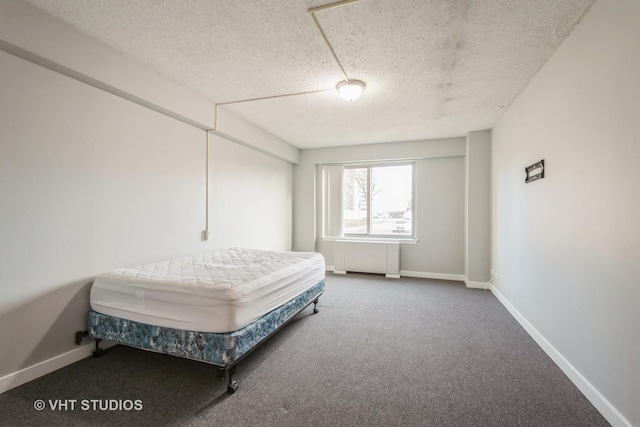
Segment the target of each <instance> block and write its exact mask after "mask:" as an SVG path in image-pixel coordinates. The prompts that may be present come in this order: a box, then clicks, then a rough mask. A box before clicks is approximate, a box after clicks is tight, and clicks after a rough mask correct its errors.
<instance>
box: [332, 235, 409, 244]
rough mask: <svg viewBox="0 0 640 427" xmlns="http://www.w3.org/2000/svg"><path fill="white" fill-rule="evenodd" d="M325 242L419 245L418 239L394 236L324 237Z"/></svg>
mask: <svg viewBox="0 0 640 427" xmlns="http://www.w3.org/2000/svg"><path fill="white" fill-rule="evenodd" d="M322 241H323V242H380V243H388V242H392V243H400V244H401V245H417V244H418V239H415V238H407V239H398V238H394V237H355V236H354V237H327V236H325V237H322Z"/></svg>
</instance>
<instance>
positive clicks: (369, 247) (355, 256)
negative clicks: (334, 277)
mask: <svg viewBox="0 0 640 427" xmlns="http://www.w3.org/2000/svg"><path fill="white" fill-rule="evenodd" d="M333 256H334V258H333V260H334V261H333V262H334V266H333V272H334V273H337V274H346V273H347V271H353V272H360V273H379V274H384V275H385V276H387V277H391V278H396V279H397V278H399V277H400V243H398V242H346V241H342V242H340V241H337V242H334V254H333Z"/></svg>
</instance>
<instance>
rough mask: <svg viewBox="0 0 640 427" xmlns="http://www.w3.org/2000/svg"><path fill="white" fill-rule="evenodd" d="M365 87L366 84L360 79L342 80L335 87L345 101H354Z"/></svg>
mask: <svg viewBox="0 0 640 427" xmlns="http://www.w3.org/2000/svg"><path fill="white" fill-rule="evenodd" d="M365 87H367V86H366V85H365V84H364V82H362V81H360V80H344V81H341V82H340V83H338V85H337V86H336V89H338V92H340V96H342V97H343V98H344V99H346V100H347V101H355V100H356V99H358V98H360V95H362V91H363V90H364V88H365Z"/></svg>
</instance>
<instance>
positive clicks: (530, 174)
mask: <svg viewBox="0 0 640 427" xmlns="http://www.w3.org/2000/svg"><path fill="white" fill-rule="evenodd" d="M524 171H525V172H526V174H527V175H526V178H525V179H524V183H525V184H528V183H530V182H533V181H537V180H539V179H542V178H544V159H542V160H540V161H539V162H536V163H534V164H532V165H529V166H527V167H526V168H524Z"/></svg>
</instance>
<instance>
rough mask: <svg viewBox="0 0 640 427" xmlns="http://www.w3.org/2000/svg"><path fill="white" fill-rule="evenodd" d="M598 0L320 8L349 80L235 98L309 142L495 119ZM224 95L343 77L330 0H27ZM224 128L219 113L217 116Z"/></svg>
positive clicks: (449, 132) (206, 91)
mask: <svg viewBox="0 0 640 427" xmlns="http://www.w3.org/2000/svg"><path fill="white" fill-rule="evenodd" d="M593 1H594V0H360V1H359V2H357V3H352V4H349V5H346V6H343V7H339V8H334V9H329V10H322V11H319V12H317V13H316V17H317V19H318V22H319V23H320V25H321V26H322V28H323V30H324V31H325V33H326V35H327V38H328V40H329V41H330V43H331V44H332V46H333V48H334V50H335V53H336V55H337V57H338V59H339V60H340V62H341V63H342V65H343V67H344V69H345V72H346V74H347V75H348V77H349V78H351V79H358V80H362V81H364V82H365V83H366V84H367V88H366V89H365V92H364V93H363V95H362V97H361V98H360V99H359V100H357V101H353V102H347V101H344V100H342V98H340V97H339V95H338V94H337V92H335V91H328V92H322V93H315V94H306V95H299V96H292V97H286V98H276V99H268V100H261V101H253V102H247V103H242V104H232V105H227V106H225V107H221V108H228V109H229V110H231V111H233V112H234V113H236V114H237V115H239V116H241V117H244V118H245V119H247V120H249V121H251V122H253V123H254V124H256V125H258V126H260V127H261V128H263V129H265V130H267V131H268V132H270V133H272V134H274V135H276V136H278V137H280V138H281V139H283V140H285V141H287V142H289V143H291V144H293V145H295V146H297V147H300V148H314V147H326V146H336V145H353V144H364V143H376V142H391V141H409V140H418V139H431V138H441V137H453V136H463V135H466V133H467V132H468V131H472V130H480V129H488V128H491V127H492V126H493V125H494V124H495V122H496V121H497V119H498V118H499V117H500V116H501V115H502V113H503V112H504V109H505V108H504V106H505V105H508V104H509V103H511V102H512V101H513V100H514V99H515V98H516V97H517V96H518V94H519V93H520V92H521V91H522V90H523V89H524V88H525V86H526V85H527V84H528V83H529V81H530V80H531V79H532V77H533V76H534V75H535V74H536V72H537V71H538V70H539V69H540V68H541V67H542V66H543V65H544V63H545V62H546V61H547V59H548V58H549V57H550V56H551V54H552V53H553V52H554V51H555V50H556V49H557V48H558V46H559V45H560V44H561V43H562V41H563V40H564V38H565V37H566V36H568V35H569V34H570V33H571V31H572V30H573V28H574V26H575V25H576V24H577V23H578V22H579V21H580V19H581V18H582V16H583V15H584V14H585V13H586V11H587V10H588V9H589V7H590V6H591V4H592V3H593ZM28 2H29V3H31V4H33V5H34V6H36V7H38V8H40V9H42V10H44V11H45V12H47V13H49V14H51V15H53V16H55V17H57V18H59V19H60V20H62V21H64V22H66V23H68V24H70V25H71V26H73V27H75V28H76V29H78V30H80V31H81V32H83V33H86V34H89V35H91V36H93V37H95V38H96V39H98V40H100V41H101V42H103V43H105V44H107V45H109V46H111V47H113V48H114V49H116V50H118V51H120V52H123V53H124V54H126V55H129V56H130V57H133V58H135V59H136V60H138V61H140V62H142V63H144V64H146V65H148V66H149V67H151V68H153V69H155V70H157V71H158V72H160V73H161V74H164V75H165V76H167V77H169V78H170V79H172V80H174V81H176V82H178V83H181V84H182V85H184V86H186V87H188V88H190V89H191V90H193V91H194V92H196V93H199V94H201V95H202V96H204V97H206V98H208V99H210V100H211V101H213V102H216V103H222V102H229V101H237V100H242V99H250V98H259V97H267V96H274V95H282V94H288V93H294V92H304V91H313V90H318V89H331V88H334V87H335V85H336V84H337V83H338V82H339V81H341V80H344V76H343V75H342V73H341V71H340V68H339V67H338V66H337V64H336V63H335V61H334V59H333V57H332V56H331V53H330V52H329V50H328V48H327V46H326V45H325V43H324V41H323V39H322V37H321V35H320V33H319V32H318V30H317V28H316V27H315V26H314V24H313V20H312V18H311V16H310V14H309V13H308V12H307V9H309V8H311V7H316V6H321V5H324V4H328V3H331V2H332V0H135V1H131V0H100V1H95V0H28ZM220 125H221V126H223V124H222V123H221V124H220Z"/></svg>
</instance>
